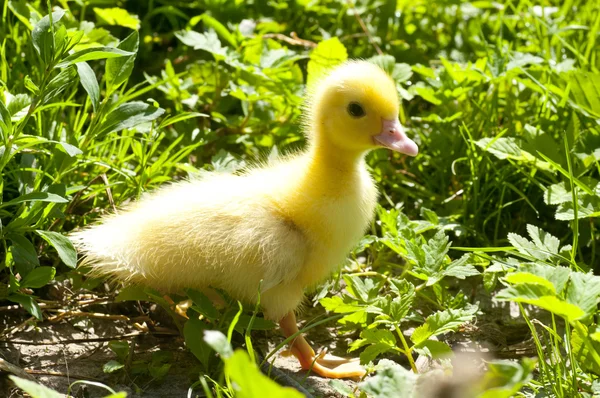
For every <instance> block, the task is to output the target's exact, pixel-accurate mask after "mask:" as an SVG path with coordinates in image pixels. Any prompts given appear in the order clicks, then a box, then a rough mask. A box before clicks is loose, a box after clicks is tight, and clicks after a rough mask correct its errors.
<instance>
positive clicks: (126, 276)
mask: <svg viewBox="0 0 600 398" xmlns="http://www.w3.org/2000/svg"><path fill="white" fill-rule="evenodd" d="M128 218H129V217H125V218H122V216H121V217H116V216H109V217H107V218H105V219H104V222H103V223H102V224H98V225H94V226H91V227H88V228H86V229H83V230H80V231H76V232H74V233H72V234H71V235H70V236H69V237H70V239H71V241H72V242H73V244H74V245H75V247H76V248H77V250H78V252H79V253H80V254H81V255H82V259H81V261H80V263H79V266H80V267H86V268H89V269H90V271H89V275H90V276H93V277H109V278H114V279H118V280H120V281H124V282H129V283H134V282H137V281H139V280H141V279H143V278H144V275H145V270H144V268H143V266H142V264H140V263H139V262H138V261H136V257H137V256H136V252H137V250H138V249H139V247H138V246H139V242H140V240H139V239H138V237H139V232H140V231H139V230H138V226H137V225H136V223H135V222H134V220H129V219H128Z"/></svg>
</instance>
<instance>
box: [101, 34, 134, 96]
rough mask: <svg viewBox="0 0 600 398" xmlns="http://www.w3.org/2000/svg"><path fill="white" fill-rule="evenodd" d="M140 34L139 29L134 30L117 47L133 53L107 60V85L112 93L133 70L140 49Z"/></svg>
mask: <svg viewBox="0 0 600 398" xmlns="http://www.w3.org/2000/svg"><path fill="white" fill-rule="evenodd" d="M139 41H140V39H139V34H138V32H137V31H134V32H132V33H131V34H130V35H129V36H127V37H126V38H125V39H124V40H122V41H121V42H120V43H119V45H117V48H118V49H120V50H123V51H128V52H131V53H132V54H133V55H129V56H125V57H117V58H109V59H107V60H106V74H105V77H106V86H107V91H108V92H109V93H112V92H113V91H114V90H115V89H116V88H117V87H119V86H120V85H121V84H123V83H124V82H125V81H127V79H129V76H130V75H131V71H132V70H133V65H134V62H135V57H136V54H137V52H138V49H139Z"/></svg>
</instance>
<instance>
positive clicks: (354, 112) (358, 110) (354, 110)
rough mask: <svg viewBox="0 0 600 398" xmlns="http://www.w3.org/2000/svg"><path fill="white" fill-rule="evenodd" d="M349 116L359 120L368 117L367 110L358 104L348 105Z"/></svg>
mask: <svg viewBox="0 0 600 398" xmlns="http://www.w3.org/2000/svg"><path fill="white" fill-rule="evenodd" d="M348 114H349V115H350V116H352V117H355V118H359V117H363V116H364V115H366V112H365V109H364V108H363V107H362V105H361V104H359V103H358V102H351V103H349V104H348Z"/></svg>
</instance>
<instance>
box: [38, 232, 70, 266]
mask: <svg viewBox="0 0 600 398" xmlns="http://www.w3.org/2000/svg"><path fill="white" fill-rule="evenodd" d="M35 232H36V233H37V234H38V235H40V236H41V237H42V238H44V240H45V241H46V242H48V243H49V244H50V245H51V246H52V247H54V248H55V249H56V251H57V252H58V257H60V259H61V260H62V262H63V263H65V265H66V266H68V267H70V268H76V267H77V250H75V247H74V246H73V243H71V241H70V240H69V238H67V237H66V236H64V235H63V234H60V233H58V232H52V231H41V230H37V231H35Z"/></svg>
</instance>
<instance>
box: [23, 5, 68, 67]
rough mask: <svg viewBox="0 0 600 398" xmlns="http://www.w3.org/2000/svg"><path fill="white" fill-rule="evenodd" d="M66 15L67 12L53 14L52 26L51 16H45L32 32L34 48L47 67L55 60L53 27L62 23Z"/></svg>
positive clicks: (59, 11)
mask: <svg viewBox="0 0 600 398" xmlns="http://www.w3.org/2000/svg"><path fill="white" fill-rule="evenodd" d="M64 15H65V10H62V9H61V10H58V11H54V12H53V13H52V24H51V23H50V15H46V16H44V17H43V18H42V19H40V20H39V21H38V23H36V24H35V26H34V27H33V31H32V32H31V40H32V41H33V46H34V47H35V49H36V50H37V52H38V54H39V55H40V58H42V61H43V62H44V63H45V64H46V65H47V64H49V63H50V62H51V61H52V59H53V58H54V36H53V34H52V29H51V28H52V26H51V25H54V24H56V23H57V22H58V21H60V20H61V19H62V17H63V16H64Z"/></svg>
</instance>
